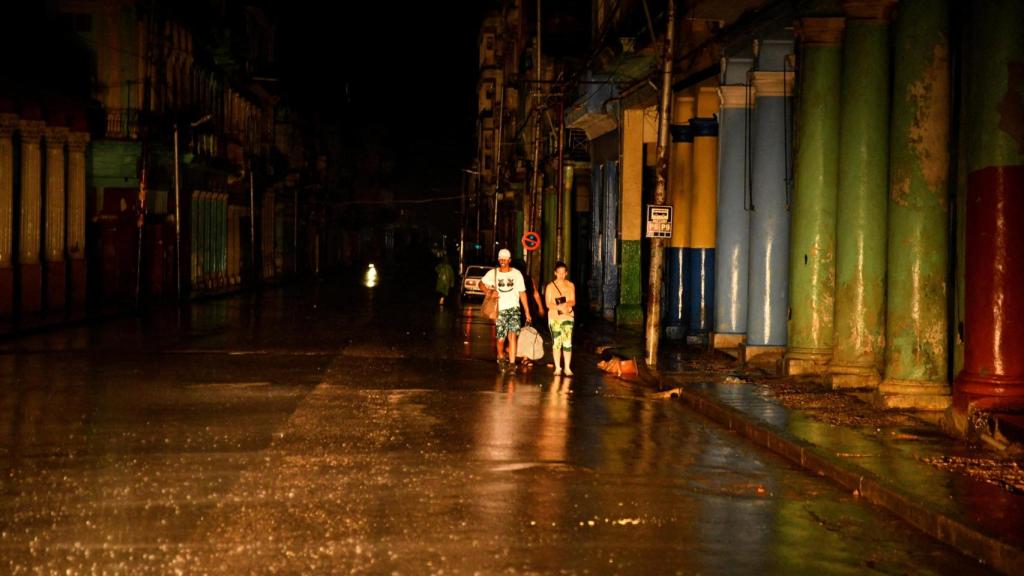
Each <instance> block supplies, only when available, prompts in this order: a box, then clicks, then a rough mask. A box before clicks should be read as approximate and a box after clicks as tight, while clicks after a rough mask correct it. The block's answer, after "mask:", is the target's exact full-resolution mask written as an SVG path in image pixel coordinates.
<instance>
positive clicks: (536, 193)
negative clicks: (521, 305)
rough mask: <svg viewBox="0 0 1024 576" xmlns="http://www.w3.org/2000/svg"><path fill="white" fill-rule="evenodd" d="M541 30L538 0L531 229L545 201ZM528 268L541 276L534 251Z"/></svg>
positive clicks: (535, 227) (527, 262) (539, 2)
mask: <svg viewBox="0 0 1024 576" xmlns="http://www.w3.org/2000/svg"><path fill="white" fill-rule="evenodd" d="M541 30H542V19H541V0H537V54H536V56H537V59H536V62H534V63H533V67H534V72H535V74H536V77H537V88H536V89H535V94H534V100H535V102H534V105H533V183H532V185H531V186H530V197H531V200H532V201H531V205H530V217H529V218H527V219H526V220H527V221H528V222H529V223H530V226H529V229H530V230H536V229H537V226H540V225H541V217H542V216H543V212H542V211H541V207H540V203H542V202H544V195H543V193H542V192H541V191H540V190H538V188H539V187H540V182H541V178H540V176H541V174H540V171H541V170H540V121H541V118H540V114H541V105H540V98H541V96H540V87H541V79H542V72H543V62H544V59H543V57H542V56H541V54H542V52H541ZM526 268H527V270H529V272H530V276H532V277H533V278H537V277H538V276H540V260H538V259H536V258H534V254H533V252H526Z"/></svg>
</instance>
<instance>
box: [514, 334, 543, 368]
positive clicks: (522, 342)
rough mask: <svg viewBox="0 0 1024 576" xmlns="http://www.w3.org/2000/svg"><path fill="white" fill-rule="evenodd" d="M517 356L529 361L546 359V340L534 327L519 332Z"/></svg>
mask: <svg viewBox="0 0 1024 576" xmlns="http://www.w3.org/2000/svg"><path fill="white" fill-rule="evenodd" d="M516 356H519V357H522V358H526V359H528V360H540V359H541V358H543V357H544V339H543V338H541V336H540V332H537V329H536V328H534V327H533V326H525V327H523V329H522V330H520V331H519V341H518V343H517V344H516Z"/></svg>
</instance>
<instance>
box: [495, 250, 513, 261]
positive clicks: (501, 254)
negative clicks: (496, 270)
mask: <svg viewBox="0 0 1024 576" xmlns="http://www.w3.org/2000/svg"><path fill="white" fill-rule="evenodd" d="M511 259H512V253H511V252H509V251H508V249H507V248H502V249H501V250H498V260H511Z"/></svg>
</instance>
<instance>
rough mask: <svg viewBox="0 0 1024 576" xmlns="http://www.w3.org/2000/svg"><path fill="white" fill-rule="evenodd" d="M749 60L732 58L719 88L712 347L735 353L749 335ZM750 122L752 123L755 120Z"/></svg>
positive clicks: (751, 90)
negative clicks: (734, 349)
mask: <svg viewBox="0 0 1024 576" xmlns="http://www.w3.org/2000/svg"><path fill="white" fill-rule="evenodd" d="M751 63H752V61H751V60H750V59H749V58H728V59H726V61H725V69H724V71H723V72H722V85H721V86H719V87H718V92H719V98H720V99H721V112H720V114H719V118H720V121H719V128H718V157H719V159H718V213H717V215H716V218H715V220H716V223H717V226H716V230H715V246H716V252H717V254H716V256H717V258H718V263H717V264H718V265H717V266H716V267H715V319H714V331H715V333H714V335H713V336H712V345H713V346H714V347H715V349H732V348H736V347H738V346H739V345H740V343H742V342H743V341H744V339H745V338H746V332H747V276H748V273H749V270H750V262H749V254H750V213H749V212H747V207H746V193H747V183H748V180H747V161H748V157H747V121H748V117H747V116H748V114H749V113H750V109H751V107H752V106H753V104H754V94H753V88H752V87H750V86H748V85H747V74H748V72H749V71H750V65H751ZM751 120H752V118H751Z"/></svg>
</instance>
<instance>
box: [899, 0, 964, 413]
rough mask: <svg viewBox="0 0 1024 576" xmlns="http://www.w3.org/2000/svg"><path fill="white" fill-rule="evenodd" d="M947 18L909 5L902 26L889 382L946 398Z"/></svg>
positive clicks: (936, 6) (920, 0)
mask: <svg viewBox="0 0 1024 576" xmlns="http://www.w3.org/2000/svg"><path fill="white" fill-rule="evenodd" d="M947 13H948V10H947V6H946V2H945V0H906V1H905V2H903V3H901V7H900V21H899V22H898V23H897V25H896V27H897V34H896V46H895V53H896V58H895V62H896V65H895V73H894V86H893V91H894V93H893V107H892V122H891V125H892V136H891V139H890V150H891V162H890V167H891V174H892V176H891V182H890V191H889V215H888V216H889V225H888V265H889V270H890V271H891V273H890V274H889V277H888V286H887V298H886V303H887V304H886V345H887V348H886V356H885V378H886V380H887V381H913V382H915V383H918V384H921V383H934V384H937V385H939V386H941V388H940V389H937V391H938V390H941V392H942V393H945V392H946V391H947V389H946V387H945V383H946V378H947V336H948V332H947V330H948V320H947V315H946V312H947V296H946V294H947V290H948V286H947V283H946V279H947V276H948V273H949V244H948V242H949V240H948V236H949V201H948V194H949V190H948V184H949V122H950V117H949V114H950V105H949V102H950V68H949V50H948V38H947V30H948V19H947V16H946V15H947ZM887 391H888V390H887ZM891 392H893V393H896V394H899V393H900V392H899V391H898V390H891ZM943 407H944V406H943Z"/></svg>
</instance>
